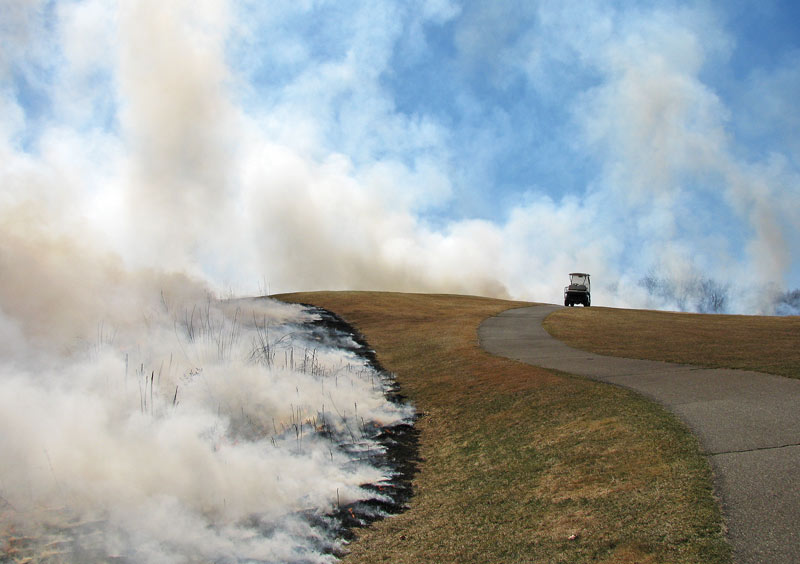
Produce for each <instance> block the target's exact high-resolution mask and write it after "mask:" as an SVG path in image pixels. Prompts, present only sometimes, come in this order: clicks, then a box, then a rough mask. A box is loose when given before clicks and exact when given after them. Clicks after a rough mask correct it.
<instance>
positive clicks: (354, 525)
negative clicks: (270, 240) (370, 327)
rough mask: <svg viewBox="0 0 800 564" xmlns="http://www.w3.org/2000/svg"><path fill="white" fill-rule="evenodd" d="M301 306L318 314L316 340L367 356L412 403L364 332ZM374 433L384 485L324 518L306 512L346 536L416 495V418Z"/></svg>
mask: <svg viewBox="0 0 800 564" xmlns="http://www.w3.org/2000/svg"><path fill="white" fill-rule="evenodd" d="M301 305H303V306H305V307H306V308H307V311H308V312H309V313H311V314H313V315H315V316H316V317H317V319H315V320H313V321H310V322H308V323H307V325H308V326H309V327H310V328H311V335H310V339H311V340H312V341H317V342H319V343H320V344H323V345H326V346H334V347H336V348H339V349H344V350H347V351H349V352H351V353H353V354H355V355H356V356H358V357H359V358H361V359H363V360H365V361H366V363H367V366H368V367H369V368H371V369H372V370H374V371H375V372H376V373H377V374H378V375H380V377H381V379H382V381H383V384H384V389H385V392H384V393H385V396H386V399H387V400H388V401H390V402H392V403H395V404H400V405H404V404H407V403H408V398H407V397H405V396H404V395H403V394H402V393H401V392H400V388H399V386H398V384H397V382H396V381H395V379H394V377H393V376H392V374H391V373H390V372H388V371H386V370H385V369H384V368H383V367H382V366H381V364H380V362H379V361H378V357H377V355H376V353H375V351H374V350H373V349H372V348H371V347H370V346H369V344H368V343H367V341H366V339H365V338H364V336H363V335H362V334H361V333H359V332H358V331H357V330H356V329H355V328H354V327H353V326H352V325H350V324H349V323H347V322H346V321H344V320H343V319H342V318H341V317H339V316H338V315H336V314H335V313H333V312H332V311H329V310H326V309H324V308H321V307H317V306H314V305H310V304H301ZM370 438H371V439H372V440H374V441H375V442H377V443H378V444H379V445H380V446H381V447H382V449H381V450H380V451H371V452H370V453H369V455H368V457H369V461H370V464H372V465H373V466H376V467H378V468H381V469H383V470H385V471H386V472H387V474H388V475H390V476H391V479H390V480H389V481H387V482H381V483H380V484H362V485H361V487H362V489H364V490H366V491H371V492H374V493H375V497H374V498H370V499H364V500H360V501H357V502H354V503H349V504H343V505H338V506H337V508H336V509H335V510H334V511H333V512H332V513H330V514H328V515H326V516H324V517H320V516H312V515H307V518H308V519H309V520H310V521H311V522H312V524H314V525H315V526H316V527H318V528H321V529H324V530H326V531H327V532H328V533H330V534H331V535H332V536H335V537H336V538H338V539H343V540H345V541H351V540H353V539H354V538H355V536H356V534H355V530H356V529H359V528H363V527H366V526H368V525H370V524H371V523H374V522H375V521H378V520H380V519H383V518H384V517H386V516H389V515H396V514H398V513H401V512H402V511H404V510H405V509H406V508H407V506H408V502H409V500H410V499H411V496H412V494H413V480H414V477H415V476H416V474H417V472H418V466H419V462H420V457H419V430H418V429H417V428H416V427H415V426H414V425H413V424H412V423H408V422H403V423H399V424H397V425H391V426H384V427H376V428H375V432H374V435H373V436H371V437H370ZM323 550H324V551H325V552H328V553H332V554H334V555H336V556H340V557H341V556H344V554H345V553H343V552H341V551H339V550H337V549H336V548H335V547H332V546H328V547H323Z"/></svg>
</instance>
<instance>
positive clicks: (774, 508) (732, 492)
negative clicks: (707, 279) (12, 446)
mask: <svg viewBox="0 0 800 564" xmlns="http://www.w3.org/2000/svg"><path fill="white" fill-rule="evenodd" d="M561 307H562V306H555V305H540V306H533V307H525V308H520V309H511V310H507V311H504V312H502V313H501V314H499V315H497V316H495V317H490V318H489V319H486V320H485V321H484V322H483V323H482V324H481V326H480V327H479V328H478V339H479V341H480V344H481V346H482V347H483V348H484V349H485V350H486V351H488V352H490V353H492V354H496V355H499V356H504V357H507V358H511V359H514V360H518V361H521V362H525V363H528V364H533V365H535V366H541V367H544V368H552V369H557V370H562V371H564V372H568V373H570V374H576V375H580V376H586V377H589V378H592V379H595V380H599V381H602V382H608V383H610V384H616V385H619V386H623V387H625V388H629V389H632V390H635V391H637V392H639V393H641V394H643V395H644V396H646V397H648V398H650V399H653V400H655V401H657V402H658V403H660V404H662V405H663V406H665V407H666V408H667V409H669V410H670V411H672V412H673V413H675V414H676V415H677V416H678V417H680V418H681V419H682V420H683V421H684V422H685V423H686V424H687V425H688V426H689V427H690V428H691V430H692V431H693V432H694V433H695V435H696V436H697V437H698V438H699V440H700V444H701V448H702V449H703V451H704V453H705V454H706V455H707V456H708V458H709V461H710V463H711V466H712V468H713V470H714V488H715V491H716V494H717V496H719V498H720V500H721V502H722V511H723V515H724V516H725V519H726V523H727V526H728V539H729V540H730V542H731V545H732V546H733V549H734V561H735V562H737V563H739V564H757V563H758V564H761V563H770V564H773V563H776V564H781V563H787V564H788V563H797V562H800V380H795V379H791V378H783V377H780V376H772V375H769V374H762V373H759V372H748V371H744V370H730V369H705V368H698V367H695V366H689V365H683V364H671V363H667V362H658V361H650V360H632V359H626V358H617V357H610V356H603V355H599V354H594V353H590V352H586V351H581V350H578V349H574V348H572V347H569V346H567V345H566V344H564V343H563V342H561V341H558V340H557V339H555V338H553V337H551V336H550V334H549V333H548V332H547V331H545V330H544V328H543V327H542V321H544V318H545V317H547V316H548V315H549V314H550V313H552V312H553V311H556V310H558V309H561Z"/></svg>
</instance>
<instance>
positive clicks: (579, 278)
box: [569, 272, 589, 288]
mask: <svg viewBox="0 0 800 564" xmlns="http://www.w3.org/2000/svg"><path fill="white" fill-rule="evenodd" d="M569 284H570V286H586V287H587V288H588V287H589V275H588V274H582V273H579V272H575V273H572V274H570V275H569Z"/></svg>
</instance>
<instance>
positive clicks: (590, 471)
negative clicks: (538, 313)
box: [278, 292, 731, 564]
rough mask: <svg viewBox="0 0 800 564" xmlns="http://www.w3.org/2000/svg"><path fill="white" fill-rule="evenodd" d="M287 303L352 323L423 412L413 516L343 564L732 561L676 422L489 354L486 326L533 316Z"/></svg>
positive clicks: (370, 297)
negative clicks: (497, 317)
mask: <svg viewBox="0 0 800 564" xmlns="http://www.w3.org/2000/svg"><path fill="white" fill-rule="evenodd" d="M278 297H279V298H281V299H284V300H286V301H296V302H302V303H312V304H315V305H318V306H321V307H324V308H326V309H329V310H331V311H334V312H336V313H337V314H339V315H340V316H342V317H343V318H344V319H345V320H347V321H348V322H349V323H351V324H352V325H353V326H355V327H356V328H357V329H358V330H359V331H360V332H361V333H362V334H363V335H364V336H365V337H366V339H367V341H368V342H369V343H370V345H371V346H372V347H373V348H374V349H375V351H376V352H377V355H378V359H379V360H380V362H381V363H382V364H383V366H384V368H386V369H387V370H390V371H392V372H394V373H395V374H396V377H397V380H398V382H399V384H400V386H401V390H402V392H403V393H404V394H405V395H407V396H408V397H409V398H410V399H411V400H412V401H413V402H414V404H415V405H416V407H417V410H418V411H419V412H420V413H422V417H421V419H420V420H419V421H418V423H417V426H418V428H419V430H420V433H421V434H420V456H421V462H420V465H419V472H418V473H417V475H416V477H415V484H414V497H413V498H412V499H411V502H410V506H409V508H408V510H407V511H405V512H404V513H402V514H400V515H397V516H394V517H391V518H388V519H385V520H383V521H379V522H376V523H374V524H373V525H371V526H370V527H368V528H365V529H362V530H360V531H359V532H358V536H357V538H356V540H355V541H354V542H353V543H352V545H351V546H350V554H349V555H348V556H347V557H346V558H345V562H349V563H360V562H370V563H373V562H391V563H398V564H402V563H415V564H416V563H421V562H437V563H438V562H441V563H450V562H452V563H456V562H459V563H465V562H470V563H473V562H474V563H481V562H485V563H489V562H491V563H499V562H503V563H516V562H520V563H522V562H526V563H530V562H537V563H538V562H544V563H557V562H563V563H581V562H599V563H611V562H615V563H634V562H636V563H640V564H645V563H662V562H663V563H666V562H670V563H671V562H675V563H697V562H703V563H709V564H711V563H726V562H730V559H731V553H730V548H729V546H728V545H727V543H726V542H725V540H724V535H723V525H722V520H721V516H720V513H719V509H718V505H717V503H716V500H715V499H714V498H713V495H712V488H711V471H710V469H709V466H708V463H707V461H706V460H705V458H703V456H702V455H701V454H700V452H699V446H698V444H697V441H696V440H695V438H694V437H693V436H692V435H691V434H690V433H688V432H687V430H686V428H685V427H684V426H683V425H682V424H681V423H680V422H678V421H677V420H676V419H675V418H674V417H673V416H672V415H670V414H669V413H667V412H666V411H665V410H663V409H662V408H661V407H659V406H657V405H655V404H653V403H651V402H649V401H646V400H644V399H642V398H640V397H639V396H637V395H635V394H633V393H631V392H628V391H625V390H623V389H620V388H617V387H613V386H608V385H603V384H599V383H596V382H593V381H590V380H586V379H581V378H576V377H571V376H569V375H566V374H559V373H555V372H552V371H547V370H544V369H540V368H536V367H532V366H528V365H525V364H521V363H518V362H514V361H511V360H506V359H502V358H498V357H494V356H491V355H489V354H488V353H485V352H484V351H483V350H482V349H481V348H480V347H479V345H478V342H477V333H476V331H477V327H478V325H479V324H480V322H481V321H483V320H484V319H485V318H487V317H489V316H491V315H494V314H496V313H499V312H500V311H502V310H505V309H508V308H510V307H515V306H518V305H526V304H521V303H515V302H509V301H502V300H494V299H486V298H478V297H465V296H445V295H422V294H393V293H371V292H319V293H307V294H290V295H283V296H278ZM576 309H577V308H576ZM592 310H594V308H590V310H587V311H592ZM569 313H570V314H571V315H575V314H574V313H573V312H572V311H570V312H569Z"/></svg>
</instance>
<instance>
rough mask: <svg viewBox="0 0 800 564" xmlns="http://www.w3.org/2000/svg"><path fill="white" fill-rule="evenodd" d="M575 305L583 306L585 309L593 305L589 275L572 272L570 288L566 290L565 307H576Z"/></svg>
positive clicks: (567, 287)
mask: <svg viewBox="0 0 800 564" xmlns="http://www.w3.org/2000/svg"><path fill="white" fill-rule="evenodd" d="M575 304H583V306H584V307H589V306H590V305H592V293H591V289H590V285H589V275H588V274H586V273H584V272H571V273H570V275H569V286H566V287H565V288H564V305H565V306H574V305H575Z"/></svg>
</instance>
